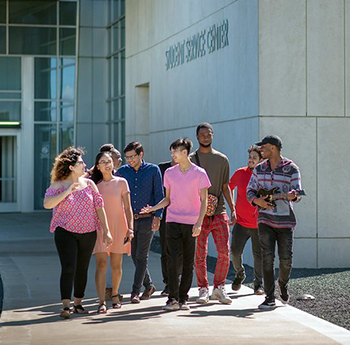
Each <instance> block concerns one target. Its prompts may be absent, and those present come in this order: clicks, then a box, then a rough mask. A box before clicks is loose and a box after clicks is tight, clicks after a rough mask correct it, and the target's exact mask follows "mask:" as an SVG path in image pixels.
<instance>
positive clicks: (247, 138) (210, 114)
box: [126, 0, 258, 255]
mask: <svg viewBox="0 0 350 345" xmlns="http://www.w3.org/2000/svg"><path fill="white" fill-rule="evenodd" d="M257 8H258V2H257V1H255V0H254V1H232V0H231V1H227V0H225V1H211V0H204V1H203V0H194V1H187V0H180V1H173V0H166V1H163V0H152V1H151V0H149V1H137V0H131V1H127V2H126V18H127V21H126V42H127V45H126V75H127V80H126V114H127V115H126V141H127V142H128V141H131V140H134V139H138V140H140V141H141V142H142V143H143V144H144V146H145V158H146V160H148V161H151V162H154V163H158V162H160V161H165V160H169V159H170V154H169V145H170V143H171V142H172V141H173V140H174V139H176V138H178V137H183V136H187V137H189V138H191V139H192V140H193V142H194V144H195V147H197V141H196V137H195V129H196V126H197V125H198V123H200V122H202V121H209V122H211V123H212V124H213V125H214V131H215V134H214V147H215V148H216V149H218V150H220V151H222V152H224V153H225V154H226V155H227V156H228V157H229V159H230V161H231V168H232V170H233V169H234V168H237V167H239V166H243V165H245V164H246V156H247V153H246V149H247V148H248V146H249V145H250V144H251V143H252V142H253V141H254V140H255V139H256V138H257V137H258V117H257V115H258V54H257V52H258V11H257ZM225 19H228V21H229V45H228V46H226V47H225V48H223V49H220V50H217V51H215V52H213V53H210V54H209V53H208V52H207V53H206V55H204V56H202V57H198V58H197V59H195V60H192V61H190V62H187V63H184V64H182V65H180V66H177V67H175V68H173V69H169V70H166V67H165V63H166V57H165V52H166V51H167V50H168V49H169V47H170V46H171V45H174V44H177V43H178V42H182V41H183V40H186V39H187V38H188V37H191V36H193V35H195V34H197V33H199V32H201V31H203V30H204V29H207V28H208V27H209V26H211V25H213V24H217V23H220V22H222V21H223V20H225ZM147 95H148V96H147ZM145 97H149V109H148V110H144V108H143V106H142V104H145ZM145 113H146V114H145ZM241 147H243V148H244V149H243V150H242V149H238V148H241ZM210 253H211V254H212V255H215V250H213V246H212V243H211V244H210Z"/></svg>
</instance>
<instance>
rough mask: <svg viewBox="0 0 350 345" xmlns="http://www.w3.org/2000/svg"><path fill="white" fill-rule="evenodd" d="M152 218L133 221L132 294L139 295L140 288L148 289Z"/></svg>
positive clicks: (150, 282) (149, 283) (149, 282)
mask: <svg viewBox="0 0 350 345" xmlns="http://www.w3.org/2000/svg"><path fill="white" fill-rule="evenodd" d="M152 221H153V218H152V217H149V218H141V219H135V220H134V238H133V240H132V241H131V257H132V260H133V261H134V265H135V274H134V284H133V286H132V292H131V293H132V294H139V293H140V290H141V286H142V284H143V286H144V287H145V288H150V286H151V285H152V279H151V276H150V274H149V271H148V257H149V250H150V248H151V242H152V238H153V235H154V232H153V231H152Z"/></svg>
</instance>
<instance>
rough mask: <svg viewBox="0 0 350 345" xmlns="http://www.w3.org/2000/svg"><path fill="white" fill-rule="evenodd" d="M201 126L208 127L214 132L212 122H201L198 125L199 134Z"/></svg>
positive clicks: (197, 131)
mask: <svg viewBox="0 0 350 345" xmlns="http://www.w3.org/2000/svg"><path fill="white" fill-rule="evenodd" d="M201 128H206V129H208V130H210V131H211V132H212V133H214V129H213V126H212V125H211V124H210V123H208V122H202V123H200V124H199V125H198V126H197V130H196V135H198V133H199V130H200V129H201Z"/></svg>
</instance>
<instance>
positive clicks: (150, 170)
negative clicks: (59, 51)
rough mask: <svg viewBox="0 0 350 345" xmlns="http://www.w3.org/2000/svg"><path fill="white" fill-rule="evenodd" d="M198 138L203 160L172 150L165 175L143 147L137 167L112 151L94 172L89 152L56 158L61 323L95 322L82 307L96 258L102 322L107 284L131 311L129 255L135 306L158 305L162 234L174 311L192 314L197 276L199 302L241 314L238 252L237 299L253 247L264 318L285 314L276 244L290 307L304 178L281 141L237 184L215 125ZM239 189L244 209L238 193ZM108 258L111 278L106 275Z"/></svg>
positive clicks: (50, 200) (108, 148)
mask: <svg viewBox="0 0 350 345" xmlns="http://www.w3.org/2000/svg"><path fill="white" fill-rule="evenodd" d="M196 136H197V140H198V144H199V148H198V149H197V150H196V151H195V152H193V153H191V149H192V147H193V144H192V142H191V140H189V139H187V138H180V139H177V140H175V141H173V142H172V143H171V145H170V148H169V149H170V152H171V158H172V160H171V161H169V162H165V163H160V164H159V166H157V165H155V164H151V163H147V162H145V161H144V159H143V155H144V150H143V147H142V145H141V144H140V143H139V142H131V143H129V144H128V145H126V146H125V148H124V150H123V152H124V157H125V160H126V162H127V164H125V165H123V166H120V165H121V155H120V153H119V151H118V150H116V149H115V148H114V146H113V145H112V144H106V145H103V146H102V147H101V149H100V152H99V153H98V155H97V156H96V160H95V164H94V166H93V167H92V168H91V169H88V170H86V165H85V163H84V161H83V159H82V155H83V151H82V150H81V149H77V148H74V147H70V148H68V149H66V150H65V151H63V152H62V153H61V154H60V155H59V156H58V157H56V160H55V164H54V166H53V169H52V173H51V181H52V182H51V185H50V187H49V188H48V189H47V191H46V194H45V199H44V207H45V208H47V209H53V216H52V221H51V225H50V231H51V232H54V234H55V243H56V247H57V251H58V254H59V257H60V261H61V266H62V272H61V279H60V290H61V300H62V305H63V309H62V311H61V313H60V315H61V317H63V318H69V317H70V313H71V312H75V313H86V312H87V311H86V309H85V308H84V307H83V305H82V298H83V296H84V291H85V287H86V282H87V270H88V266H89V261H90V258H91V255H92V254H94V255H95V257H96V274H95V281H96V289H97V294H98V298H99V305H98V310H97V312H98V313H101V314H102V313H106V312H107V305H106V291H107V290H106V276H107V283H108V285H111V286H107V288H111V299H112V308H120V307H121V305H122V304H121V302H122V296H121V295H120V294H119V291H118V290H119V285H120V281H121V277H122V258H123V254H128V255H130V254H131V256H132V260H133V262H134V265H135V273H134V281H133V284H132V288H131V303H140V302H141V300H146V299H149V298H150V297H151V296H152V294H153V293H154V292H155V291H156V288H155V286H154V284H153V282H152V278H151V275H150V272H149V270H148V256H149V251H150V246H151V242H152V238H153V235H154V232H155V231H157V230H158V229H159V230H160V241H161V247H162V257H161V266H162V274H163V281H164V284H165V286H164V289H163V291H162V293H161V294H162V295H165V296H168V300H167V302H166V305H165V306H164V307H163V309H164V310H168V311H171V310H178V309H183V310H188V309H189V305H188V303H187V302H188V298H189V296H188V292H189V289H190V287H191V284H192V279H193V270H194V267H195V270H196V275H197V285H198V288H199V295H198V298H197V299H196V302H197V303H201V304H206V303H208V301H209V298H211V299H215V300H218V301H219V302H220V303H223V304H231V303H232V300H231V298H230V297H229V296H228V294H227V291H226V289H225V281H226V278H227V274H228V270H229V265H230V252H231V253H232V262H233V266H234V269H235V272H236V277H235V279H234V281H233V283H232V289H233V290H234V291H238V290H239V289H240V287H241V285H242V283H243V282H244V280H245V278H246V275H245V271H244V266H243V263H242V253H243V250H244V247H245V244H246V242H247V240H248V239H249V238H251V239H252V249H253V256H254V292H255V293H256V294H258V295H263V294H264V293H265V294H266V297H265V301H264V302H263V303H262V304H260V305H259V308H265V309H267V308H273V307H274V306H275V294H274V290H275V279H274V257H275V246H276V243H277V245H278V254H279V259H280V260H279V261H280V271H279V278H278V280H277V283H278V287H279V295H280V298H281V300H282V302H284V303H287V302H288V300H289V292H288V282H289V277H290V272H291V268H292V244H293V229H294V227H295V225H296V221H295V216H294V212H293V206H292V202H296V201H299V200H300V195H299V192H300V191H301V179H300V172H299V168H298V167H297V166H296V165H295V164H294V163H293V162H292V161H291V160H289V159H287V158H284V157H282V156H281V148H282V141H281V139H280V138H279V137H277V136H274V135H272V136H267V137H265V138H264V139H263V140H262V141H261V142H259V143H256V145H252V146H251V147H250V148H249V150H248V153H249V159H248V166H247V167H244V168H241V169H238V170H237V171H236V172H235V173H234V174H233V176H232V177H231V179H230V173H229V161H228V159H227V157H226V156H225V155H224V154H223V153H221V152H219V151H217V150H215V149H214V148H213V147H212V143H213V137H214V130H213V127H212V125H211V124H209V123H206V122H204V123H201V124H200V125H198V127H197V130H196ZM275 187H276V188H275ZM235 188H237V199H236V205H235V203H234V201H233V193H232V191H233V190H234V189H235ZM277 188H279V190H277ZM261 191H263V192H264V193H262V192H261ZM282 192H283V193H282ZM278 193H280V194H278ZM277 194H278V195H277ZM225 201H226V203H225ZM226 205H227V206H228V208H229V214H227V210H226ZM230 226H233V230H232V241H231V247H230V244H229V238H230ZM210 234H211V235H212V237H213V240H214V243H215V246H216V250H217V263H216V268H215V273H214V282H213V285H214V287H213V291H212V294H211V296H210V293H209V281H208V276H207V264H206V259H207V254H208V238H209V235H210ZM108 256H109V257H110V266H111V277H108V276H109V275H108V274H106V272H107V266H108ZM109 281H110V282H109ZM73 286H74V301H73V308H72V309H71V308H70V302H71V294H72V291H73ZM142 287H143V288H144V289H143V293H142V294H141V289H142ZM209 296H210V297H209Z"/></svg>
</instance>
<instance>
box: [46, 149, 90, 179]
mask: <svg viewBox="0 0 350 345" xmlns="http://www.w3.org/2000/svg"><path fill="white" fill-rule="evenodd" d="M84 153H85V152H84V150H83V149H82V148H81V147H78V148H76V147H73V146H70V147H68V148H67V149H65V150H64V151H63V152H61V153H60V154H59V155H58V156H57V157H56V158H55V163H54V165H53V167H52V170H51V182H56V181H61V180H65V179H66V178H67V177H68V176H69V175H70V173H71V172H72V171H71V170H70V169H69V167H70V166H74V165H75V164H76V163H77V161H78V159H79V157H81V156H82V155H84Z"/></svg>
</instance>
